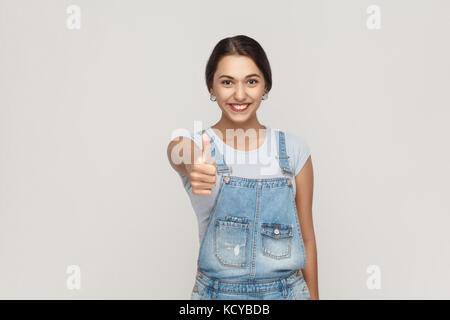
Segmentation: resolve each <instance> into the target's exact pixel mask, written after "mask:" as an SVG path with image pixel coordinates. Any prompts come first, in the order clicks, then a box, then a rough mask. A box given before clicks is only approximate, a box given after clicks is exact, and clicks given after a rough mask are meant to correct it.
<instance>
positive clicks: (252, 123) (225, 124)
mask: <svg viewBox="0 0 450 320" xmlns="http://www.w3.org/2000/svg"><path fill="white" fill-rule="evenodd" d="M211 128H212V129H214V130H219V131H220V132H221V133H222V137H224V141H225V143H226V144H228V145H230V146H231V147H233V148H235V149H237V150H242V151H249V150H253V149H257V148H259V147H260V146H261V145H262V144H263V142H264V139H265V137H266V129H267V127H266V126H264V125H262V124H261V123H260V122H259V121H258V119H257V118H256V116H255V117H254V118H252V119H249V120H248V121H246V122H243V123H236V122H233V121H230V120H229V119H228V118H226V117H224V116H223V114H222V117H221V119H220V120H219V121H218V122H217V123H216V124H214V125H212V126H211ZM227 129H228V130H229V129H231V130H238V129H242V130H243V131H244V133H243V134H244V135H245V134H246V132H247V130H248V129H254V130H255V131H256V140H254V139H252V140H253V141H250V142H249V145H248V146H237V145H236V142H235V141H234V138H233V139H232V141H226V139H228V135H227V132H226V130H227ZM235 132H236V131H235ZM260 133H262V135H260ZM238 136H240V134H238ZM244 144H245V142H244Z"/></svg>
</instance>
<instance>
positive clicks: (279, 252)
mask: <svg viewBox="0 0 450 320" xmlns="http://www.w3.org/2000/svg"><path fill="white" fill-rule="evenodd" d="M261 241H262V244H261V247H262V252H263V254H264V255H266V256H268V257H271V258H273V259H285V258H289V257H290V256H291V242H292V226H289V225H282V224H273V223H263V224H261Z"/></svg>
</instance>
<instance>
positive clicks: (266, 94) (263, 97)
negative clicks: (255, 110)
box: [262, 92, 269, 100]
mask: <svg viewBox="0 0 450 320" xmlns="http://www.w3.org/2000/svg"><path fill="white" fill-rule="evenodd" d="M268 98H269V96H268V93H267V92H266V93H264V95H263V96H262V99H263V100H267V99H268Z"/></svg>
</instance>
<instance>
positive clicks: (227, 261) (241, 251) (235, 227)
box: [214, 216, 250, 268]
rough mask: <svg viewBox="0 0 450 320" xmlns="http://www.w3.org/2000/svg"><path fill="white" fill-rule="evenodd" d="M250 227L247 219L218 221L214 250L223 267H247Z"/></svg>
mask: <svg viewBox="0 0 450 320" xmlns="http://www.w3.org/2000/svg"><path fill="white" fill-rule="evenodd" d="M249 226H250V224H249V223H248V222H247V218H245V217H233V216H226V217H225V219H216V221H215V228H214V250H215V255H216V258H217V259H218V260H219V262H220V263H221V264H222V265H224V266H229V267H236V268H245V267H246V266H247V258H248V237H249Z"/></svg>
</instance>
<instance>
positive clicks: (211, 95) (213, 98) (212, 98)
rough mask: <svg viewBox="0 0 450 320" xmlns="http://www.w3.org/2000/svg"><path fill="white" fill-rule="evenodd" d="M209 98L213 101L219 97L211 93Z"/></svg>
mask: <svg viewBox="0 0 450 320" xmlns="http://www.w3.org/2000/svg"><path fill="white" fill-rule="evenodd" d="M209 100H211V101H216V100H217V98H216V96H214V95H213V94H212V93H211V94H210V96H209Z"/></svg>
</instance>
